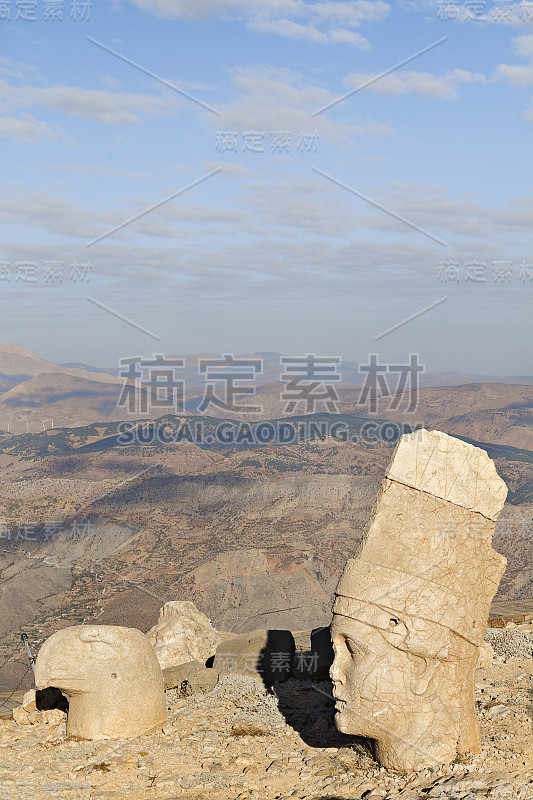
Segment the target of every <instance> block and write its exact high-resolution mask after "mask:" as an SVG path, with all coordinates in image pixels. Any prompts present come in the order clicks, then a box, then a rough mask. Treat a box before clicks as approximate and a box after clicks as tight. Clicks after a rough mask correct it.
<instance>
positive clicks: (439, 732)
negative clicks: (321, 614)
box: [330, 609, 477, 772]
mask: <svg viewBox="0 0 533 800" xmlns="http://www.w3.org/2000/svg"><path fill="white" fill-rule="evenodd" d="M382 611H383V622H384V623H385V624H386V625H387V626H388V630H386V629H383V630H380V629H378V628H376V627H373V626H372V625H368V624H367V623H365V622H361V621H359V620H354V619H351V618H349V617H345V616H343V615H341V614H334V615H333V622H332V626H331V637H332V642H333V650H334V653H335V660H334V662H333V665H332V667H331V669H330V675H331V679H332V681H333V694H334V696H335V698H336V699H337V703H336V714H335V724H336V726H337V728H338V730H339V731H341V732H342V733H346V734H354V735H358V736H366V737H368V738H370V739H373V740H374V742H375V754H376V757H377V759H378V761H379V762H380V763H381V764H383V765H384V766H386V767H388V768H390V769H395V770H398V771H399V772H409V771H411V770H415V769H419V768H421V767H422V766H430V765H435V764H439V763H443V762H446V761H451V760H453V759H454V758H455V755H456V753H457V743H458V741H459V739H460V738H461V732H462V731H465V729H466V731H468V729H470V730H474V731H476V727H475V718H473V719H472V717H470V718H469V717H468V710H469V709H468V707H467V708H466V709H465V708H464V706H463V702H464V687H465V684H466V683H467V681H465V677H466V675H467V673H468V669H469V667H470V668H472V662H473V660H474V659H475V658H476V657H477V648H476V647H474V646H472V645H470V646H469V647H467V651H466V652H465V650H464V647H463V653H462V659H463V660H462V663H459V661H458V659H454V660H453V661H440V660H439V659H436V658H433V657H431V656H429V655H428V656H427V657H423V656H422V655H418V654H414V653H410V652H409V651H407V650H402V649H400V648H399V647H398V646H397V645H398V644H399V643H402V642H403V643H404V642H405V641H406V639H408V637H409V631H408V628H407V626H406V625H405V624H404V622H403V621H402V620H401V619H399V617H398V615H396V616H395V615H393V613H392V612H390V611H387V610H386V609H382ZM395 639H396V640H397V641H396V643H395V644H393V643H392V642H393V641H394V640H395ZM451 644H452V643H451ZM465 658H466V661H465Z"/></svg>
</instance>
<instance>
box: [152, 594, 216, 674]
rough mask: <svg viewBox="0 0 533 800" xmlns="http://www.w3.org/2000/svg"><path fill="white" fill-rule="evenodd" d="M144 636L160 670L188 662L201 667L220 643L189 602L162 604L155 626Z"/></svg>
mask: <svg viewBox="0 0 533 800" xmlns="http://www.w3.org/2000/svg"><path fill="white" fill-rule="evenodd" d="M146 635H147V636H148V640H149V641H150V643H151V644H152V645H153V647H154V649H155V652H156V655H157V658H158V660H159V663H160V664H161V667H162V669H165V668H166V667H175V666H178V665H179V664H187V663H188V662H189V661H200V662H202V663H205V662H206V661H207V659H208V658H209V657H210V656H212V655H214V653H215V651H216V649H217V646H218V645H219V644H220V642H222V641H223V639H224V635H222V634H220V633H219V632H218V631H217V630H216V628H214V627H213V626H212V625H211V623H210V621H209V620H208V618H207V617H206V615H205V614H202V612H201V611H198V609H197V608H196V606H195V605H194V603H191V602H190V601H189V600H171V601H169V602H168V603H165V605H164V606H163V607H162V609H161V610H160V612H159V620H158V621H157V624H156V625H154V627H153V628H151V629H150V630H149V631H148V633H147V634H146Z"/></svg>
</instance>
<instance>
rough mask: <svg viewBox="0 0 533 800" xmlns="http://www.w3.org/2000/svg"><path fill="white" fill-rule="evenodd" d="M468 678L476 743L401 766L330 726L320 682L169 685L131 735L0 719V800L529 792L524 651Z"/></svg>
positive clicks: (417, 798) (390, 798) (504, 798)
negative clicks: (446, 758)
mask: <svg viewBox="0 0 533 800" xmlns="http://www.w3.org/2000/svg"><path fill="white" fill-rule="evenodd" d="M476 680H477V683H476V699H477V703H478V709H479V710H478V714H479V721H480V728H481V735H482V750H481V752H480V753H479V754H478V755H476V756H473V757H471V758H468V759H461V760H459V759H457V762H456V763H454V764H450V765H447V766H442V767H440V766H439V767H434V768H432V769H423V770H420V771H417V772H412V773H409V774H408V775H399V774H398V773H397V772H394V771H390V770H385V769H383V768H380V766H379V764H377V763H376V762H375V761H374V760H373V758H372V755H371V751H370V749H369V748H368V747H367V746H365V744H364V743H362V742H361V740H356V739H351V738H350V737H346V736H344V735H343V734H341V733H339V732H338V731H337V730H336V728H335V723H334V701H333V700H332V699H331V698H330V689H331V686H330V684H329V683H327V682H325V681H324V682H322V683H321V684H316V685H315V688H314V689H313V688H311V687H310V684H309V683H308V682H307V681H295V680H289V681H286V682H284V683H282V684H276V685H275V687H274V689H275V694H274V693H269V692H268V690H267V689H266V687H265V686H264V685H263V683H262V682H261V681H258V680H255V679H253V678H250V677H241V676H239V675H226V676H224V677H223V678H222V679H221V682H220V683H219V684H218V685H217V686H216V687H215V688H214V689H213V690H212V691H210V692H208V693H206V694H201V693H199V694H194V695H192V696H189V697H186V698H183V697H181V696H179V693H178V692H175V691H173V690H172V691H168V692H167V694H166V697H167V704H168V707H169V712H168V719H167V723H166V724H165V726H164V728H163V730H162V731H161V730H156V731H154V732H153V733H151V734H148V735H145V736H140V737H138V738H137V739H123V740H114V741H103V742H95V741H80V740H77V739H72V738H69V737H67V736H66V730H65V723H64V722H63V723H61V724H58V725H55V726H51V725H45V724H36V725H25V726H23V727H20V726H18V725H16V724H15V723H14V722H13V720H10V721H9V722H3V721H2V720H1V719H0V752H1V753H2V757H1V760H0V800H50V798H54V800H56V798H60V799H61V800H63V798H64V800H149V799H151V800H178V798H179V800H326V799H327V800H360V799H361V797H363V798H364V800H424V798H429V799H430V800H433V798H437V800H459V799H460V798H461V799H462V800H487V798H492V800H531V798H532V797H533V747H532V742H531V708H530V706H531V695H530V692H531V691H532V690H533V659H531V658H530V659H525V660H520V659H510V660H509V662H508V663H506V664H500V665H495V666H493V667H491V668H490V669H485V670H478V672H477V676H476ZM502 706H503V711H502V710H501V707H502ZM494 709H497V712H498V713H497V714H495V713H494ZM491 712H492V713H491Z"/></svg>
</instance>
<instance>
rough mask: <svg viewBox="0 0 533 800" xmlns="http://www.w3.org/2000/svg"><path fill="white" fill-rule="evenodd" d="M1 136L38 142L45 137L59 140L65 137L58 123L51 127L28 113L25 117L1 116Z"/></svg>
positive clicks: (2, 137) (19, 140) (18, 140)
mask: <svg viewBox="0 0 533 800" xmlns="http://www.w3.org/2000/svg"><path fill="white" fill-rule="evenodd" d="M0 138H1V139H15V141H17V142H38V141H39V140H40V139H43V138H47V139H56V140H57V139H63V138H65V137H64V134H63V131H62V130H61V128H60V127H59V126H58V125H53V126H52V127H50V126H49V125H46V123H44V122H40V121H39V120H36V119H34V118H33V117H32V116H30V115H29V114H27V115H25V116H24V117H23V119H15V117H3V118H0Z"/></svg>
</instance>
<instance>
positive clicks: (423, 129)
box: [0, 0, 533, 375]
mask: <svg viewBox="0 0 533 800" xmlns="http://www.w3.org/2000/svg"><path fill="white" fill-rule="evenodd" d="M61 7H62V11H63V19H59V18H56V19H55V20H53V19H50V18H45V17H46V16H49V15H50V14H51V13H52V11H53V8H55V13H56V15H59V9H61ZM8 12H9V13H8ZM17 14H18V15H19V18H18V19H17V18H16V17H17ZM24 14H26V15H27V16H28V15H29V16H35V17H36V19H35V20H29V19H23V18H21V17H22V16H23V15H24ZM71 15H75V16H77V18H76V19H75V18H73V17H72V16H71ZM454 15H456V16H458V19H455V20H454V19H446V17H453V16H454ZM472 15H475V18H474V19H471V18H468V17H469V16H470V17H471V16H472ZM9 16H10V18H9ZM442 40H444V41H442ZM0 41H1V43H2V47H1V50H0V52H1V56H0V140H1V148H2V149H1V152H2V171H1V189H2V191H1V195H0V236H1V248H0V261H1V262H2V263H1V264H0V314H1V316H0V325H1V337H0V338H1V340H2V341H17V342H19V343H21V344H23V345H25V346H26V347H28V348H30V349H31V350H33V351H35V352H36V353H38V354H39V355H40V356H42V357H45V358H49V359H51V360H55V361H58V362H63V361H71V360H75V361H85V362H88V363H96V364H100V365H105V366H114V365H116V363H117V360H118V358H120V357H124V356H129V355H132V354H134V353H135V354H137V353H142V354H144V355H145V356H148V355H151V354H152V353H154V352H161V353H167V354H170V353H191V352H202V351H203V352H215V353H222V352H233V353H243V352H253V351H266V350H269V351H270V350H275V351H279V352H283V353H287V354H292V355H301V354H303V353H308V352H314V353H317V354H318V355H339V356H342V357H343V358H345V359H348V360H354V361H366V359H367V355H368V353H371V352H377V353H379V355H380V358H381V360H382V361H387V359H389V360H392V361H393V362H398V359H400V360H404V359H406V358H408V355H409V353H412V352H417V353H419V354H420V360H421V362H422V363H424V364H425V365H426V369H427V370H428V371H430V372H436V371H444V370H452V371H461V372H474V373H488V374H495V375H497V374H499V375H511V374H531V373H532V369H531V357H530V344H529V343H530V340H531V321H530V318H531V312H530V308H531V293H532V289H533V248H532V234H531V230H532V225H531V223H532V215H533V199H532V196H531V185H532V163H533V159H532V157H531V136H532V133H533V88H532V87H533V3H504V2H495V1H494V0H490V1H489V0H488V1H487V2H486V3H482V2H481V3H477V4H472V3H466V2H458V3H455V4H453V3H446V2H443V3H439V2H432V1H429V0H428V2H398V3H387V2H382V1H381V0H378V1H377V2H370V1H369V0H355V1H354V2H304V1H303V0H272V1H269V2H255V1H254V0H248V1H247V2H244V0H240V1H239V2H229V0H228V1H226V0H121V1H120V2H104V0H100V2H93V4H92V6H91V7H90V9H89V8H88V7H87V4H86V3H78V6H77V8H75V9H74V11H73V9H72V2H71V0H64V2H63V4H62V3H61V2H60V0H57V2H56V0H25V2H24V1H23V0H19V2H18V5H17V0H5V1H2V0H0ZM423 50H425V51H426V52H424V53H422V54H420V55H418V56H416V54H417V53H420V51H423ZM110 51H113V52H110ZM131 62H133V63H131ZM400 62H406V63H404V64H403V66H400V67H397V68H396V69H394V70H392V71H391V68H393V67H395V65H398V64H399V63H400ZM135 65H137V66H135ZM143 70H144V71H143ZM147 72H148V73H152V74H153V75H156V76H158V77H160V78H162V79H163V82H161V81H158V80H157V79H156V78H154V77H151V76H150V75H149V74H147ZM384 72H388V74H386V75H382V73H384ZM380 75H382V76H381V77H378V76H380ZM376 78H377V79H376ZM369 82H370V83H369ZM168 83H170V84H171V85H172V86H173V87H174V89H173V88H171V87H169V86H168ZM367 83H368V84H369V85H368V86H366V88H363V89H360V87H361V86H363V85H364V84H367ZM358 88H359V90H358V91H356V92H354V93H352V94H351V96H349V97H346V98H345V99H344V100H342V101H341V102H337V103H335V104H334V105H332V106H331V107H330V108H328V109H327V110H325V111H323V112H321V113H318V114H317V113H316V112H317V111H318V110H319V109H322V108H323V107H324V106H327V105H329V104H331V103H333V102H334V101H336V100H337V99H339V98H340V97H342V96H343V95H345V94H347V93H348V92H350V91H352V90H354V89H358ZM178 90H179V91H178ZM183 93H186V94H187V95H189V97H187V96H185V95H184V94H183ZM205 106H208V108H206V107H205ZM206 176H210V177H206ZM200 179H203V180H202V181H201V182H199V183H196V182H197V181H199V180H200ZM194 183H196V185H194V186H192V188H190V189H188V190H186V191H184V192H182V193H181V194H179V195H176V196H175V197H174V198H173V199H172V200H169V201H168V202H165V203H162V204H161V205H159V206H158V207H157V208H155V209H154V210H153V211H151V212H150V213H145V214H144V215H143V216H141V217H139V218H138V219H137V220H136V221H134V222H132V223H130V224H129V225H126V226H123V227H120V228H119V229H118V230H116V231H115V232H114V233H112V234H110V235H107V236H105V238H102V239H101V240H100V241H98V242H95V243H93V244H90V243H91V242H93V241H94V240H95V239H97V238H99V237H101V236H103V235H104V234H106V233H108V232H109V231H110V230H111V229H113V228H115V227H117V226H122V225H123V223H124V222H125V221H127V220H128V219H131V218H132V217H136V216H138V215H139V214H141V213H142V212H144V211H146V210H147V209H148V208H150V207H151V206H154V205H157V204H158V203H160V202H161V201H162V200H165V199H166V198H168V197H169V196H170V195H174V194H176V193H177V192H179V191H180V190H183V189H185V188H186V187H187V186H190V185H191V184H194ZM340 184H341V185H340ZM365 198H366V199H365ZM370 201H372V202H370ZM88 245H90V246H88ZM51 262H53V263H51ZM444 262H446V263H444ZM73 264H77V266H74V267H73ZM89 264H90V266H88V265H89ZM87 296H89V297H91V298H93V300H94V301H96V302H91V301H90V300H87ZM444 297H446V298H447V299H446V300H445V301H443V302H441V303H440V304H438V305H435V307H434V308H432V309H431V310H429V311H427V312H426V313H423V314H421V315H420V316H417V317H416V318H414V319H413V320H412V321H410V322H408V323H406V324H405V325H403V326H401V327H399V328H397V329H396V330H395V331H393V332H392V333H390V334H388V335H387V336H384V337H382V338H380V339H379V340H375V338H374V337H375V336H377V335H379V334H380V333H381V332H383V331H384V330H386V329H388V328H389V327H392V326H395V325H396V324H397V323H399V322H401V321H402V320H405V319H406V318H408V317H411V316H414V315H416V314H417V313H418V312H420V311H422V310H423V309H425V308H427V307H428V306H430V305H433V304H435V303H436V302H437V301H439V300H441V299H442V298H444ZM98 304H100V305H98ZM102 306H105V307H106V308H107V309H111V310H112V311H114V312H115V313H116V314H119V315H121V316H122V317H126V318H127V319H129V320H131V321H132V322H134V323H136V324H137V325H139V326H141V327H143V328H145V329H147V330H148V331H150V332H152V333H153V334H155V335H156V336H157V337H158V339H155V338H154V337H153V336H149V335H147V334H146V333H144V332H143V331H141V330H139V329H138V328H136V327H134V326H132V325H130V324H128V323H127V322H126V321H124V320H122V319H119V318H118V317H117V316H116V315H113V313H111V312H110V311H108V310H106V309H105V308H103V307H102Z"/></svg>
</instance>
